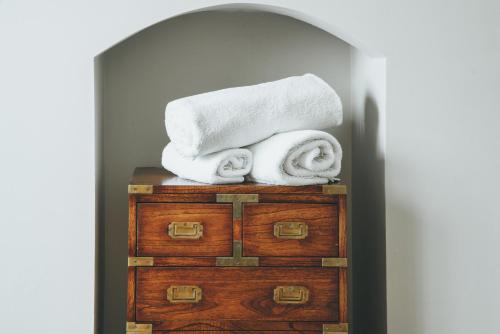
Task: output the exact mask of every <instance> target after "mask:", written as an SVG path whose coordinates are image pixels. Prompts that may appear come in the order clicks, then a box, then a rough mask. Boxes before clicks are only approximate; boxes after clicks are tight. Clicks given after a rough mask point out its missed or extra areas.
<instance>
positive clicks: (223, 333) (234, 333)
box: [153, 330, 323, 334]
mask: <svg viewBox="0 0 500 334" xmlns="http://www.w3.org/2000/svg"><path fill="white" fill-rule="evenodd" d="M166 333H179V332H175V331H157V330H154V331H153V334H166ZM319 333H323V332H322V331H238V330H234V331H233V330H231V331H197V330H195V331H190V332H189V333H188V334H319Z"/></svg>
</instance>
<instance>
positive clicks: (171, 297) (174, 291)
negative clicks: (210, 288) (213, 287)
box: [167, 285, 201, 303]
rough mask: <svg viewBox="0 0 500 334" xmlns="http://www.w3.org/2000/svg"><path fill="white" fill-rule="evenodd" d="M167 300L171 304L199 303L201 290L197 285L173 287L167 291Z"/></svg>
mask: <svg viewBox="0 0 500 334" xmlns="http://www.w3.org/2000/svg"><path fill="white" fill-rule="evenodd" d="M167 299H168V301H169V302H171V303H198V302H199V301H200V300H201V288H200V287H199V286H197V285H172V286H171V287H169V288H168V289H167Z"/></svg>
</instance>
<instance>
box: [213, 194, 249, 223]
mask: <svg viewBox="0 0 500 334" xmlns="http://www.w3.org/2000/svg"><path fill="white" fill-rule="evenodd" d="M216 201H217V203H233V219H240V218H241V212H242V204H243V203H257V202H259V195H258V194H217V196H216Z"/></svg>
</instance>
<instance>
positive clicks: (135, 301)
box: [126, 168, 348, 334]
mask: <svg viewBox="0 0 500 334" xmlns="http://www.w3.org/2000/svg"><path fill="white" fill-rule="evenodd" d="M345 194H346V187H345V186H344V185H338V184H332V185H315V186H301V187H288V186H272V185H263V184H254V183H246V184H238V185H204V184H198V183H190V182H189V181H186V180H182V179H179V178H177V177H175V176H173V175H172V174H169V173H168V172H167V171H164V170H162V169H158V168H138V169H136V171H135V173H134V176H133V178H132V181H131V184H130V185H129V250H128V252H129V254H128V256H129V259H128V263H129V269H128V306H127V321H128V322H127V324H126V325H127V329H126V332H127V333H128V334H145V333H157V334H160V333H171V332H179V334H181V333H180V332H182V331H189V332H191V333H195V332H196V333H197V332H204V333H207V334H211V333H227V334H231V333H239V332H241V333H246V334H253V333H259V334H267V333H270V334H271V333H272V334H287V333H290V334H294V333H310V334H315V333H325V334H333V333H342V334H345V333H347V331H348V324H347V323H348V317H347V236H346V231H347V226H346V222H347V220H346V195H345Z"/></svg>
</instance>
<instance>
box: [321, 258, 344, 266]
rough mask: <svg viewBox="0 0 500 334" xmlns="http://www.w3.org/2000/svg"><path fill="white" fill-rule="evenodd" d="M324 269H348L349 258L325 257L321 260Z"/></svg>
mask: <svg viewBox="0 0 500 334" xmlns="http://www.w3.org/2000/svg"><path fill="white" fill-rule="evenodd" d="M321 265H322V266H323V267H347V258H345V257H324V258H322V259H321Z"/></svg>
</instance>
